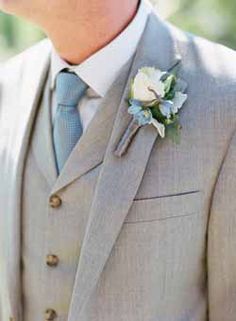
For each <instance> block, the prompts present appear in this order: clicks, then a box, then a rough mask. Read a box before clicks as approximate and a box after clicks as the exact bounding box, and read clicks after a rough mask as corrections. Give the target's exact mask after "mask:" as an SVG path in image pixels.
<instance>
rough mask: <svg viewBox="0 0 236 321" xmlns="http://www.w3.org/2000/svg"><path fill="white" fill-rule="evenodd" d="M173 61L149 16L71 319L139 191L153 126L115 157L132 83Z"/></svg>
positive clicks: (163, 33) (93, 216)
mask: <svg viewBox="0 0 236 321" xmlns="http://www.w3.org/2000/svg"><path fill="white" fill-rule="evenodd" d="M176 59H177V51H176V48H175V43H174V42H173V39H172V37H171V35H170V34H169V29H168V27H167V26H166V24H165V23H164V22H162V21H161V20H159V18H158V17H157V16H156V15H155V14H153V13H152V14H151V15H150V16H149V19H148V21H147V25H146V28H145V31H144V33H143V36H142V39H141V41H140V43H139V46H138V50H137V53H136V56H135V59H134V62H133V66H132V68H131V72H130V76H129V79H128V82H127V84H126V88H125V91H124V95H123V99H122V102H121V105H120V107H119V110H118V113H117V117H116V120H115V123H114V127H113V131H112V135H111V138H110V141H109V145H108V148H107V150H106V154H105V157H104V165H103V167H102V169H101V172H100V175H99V179H98V183H97V187H96V191H95V196H94V200H93V204H92V206H91V211H90V214H89V221H88V225H87V229H86V233H85V237H84V241H83V245H82V249H81V255H80V261H79V265H78V270H77V274H76V279H75V284H74V290H73V295H72V301H71V307H70V311H69V321H77V320H78V318H79V317H80V313H81V312H82V310H83V307H84V306H85V304H86V302H87V301H88V299H89V297H90V295H91V294H92V292H93V290H94V288H95V286H96V284H97V282H98V279H99V277H100V275H101V273H102V271H103V268H104V266H105V264H106V262H107V260H108V258H109V255H110V253H111V250H112V248H113V245H114V243H115V242H116V239H117V237H118V235H119V233H120V230H121V228H122V225H123V222H124V220H125V217H126V215H127V213H128V211H129V209H130V207H131V205H132V202H133V199H134V197H135V195H136V193H137V190H138V188H139V185H140V183H141V180H142V177H143V174H144V172H145V169H146V165H147V162H148V159H149V157H150V153H151V150H152V148H153V145H154V143H155V140H156V138H157V131H156V129H155V128H154V127H153V126H145V127H142V128H140V130H139V132H138V133H137V135H136V136H135V138H134V140H133V142H132V144H131V146H130V147H129V151H128V153H127V154H125V155H124V156H123V157H121V158H118V157H116V156H114V154H113V151H114V149H115V147H116V145H117V143H118V141H119V139H120V137H121V135H122V134H123V132H124V130H125V129H126V128H127V126H128V124H129V122H130V120H131V117H132V116H131V115H129V114H128V112H127V108H128V105H127V97H128V92H129V86H130V80H131V79H132V78H133V77H134V76H135V74H136V73H137V71H138V69H139V68H141V67H143V66H154V67H158V68H160V69H162V70H166V69H168V67H169V66H171V65H172V64H173V62H174V61H175V60H176Z"/></svg>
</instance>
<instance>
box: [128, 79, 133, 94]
mask: <svg viewBox="0 0 236 321" xmlns="http://www.w3.org/2000/svg"><path fill="white" fill-rule="evenodd" d="M133 85H134V79H133V78H132V79H131V81H130V89H129V94H128V99H132V98H133V97H134V90H133Z"/></svg>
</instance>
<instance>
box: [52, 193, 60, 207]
mask: <svg viewBox="0 0 236 321" xmlns="http://www.w3.org/2000/svg"><path fill="white" fill-rule="evenodd" d="M61 203H62V200H61V198H60V197H59V196H58V195H52V196H51V197H50V199H49V204H50V206H51V207H53V208H57V207H60V206H61Z"/></svg>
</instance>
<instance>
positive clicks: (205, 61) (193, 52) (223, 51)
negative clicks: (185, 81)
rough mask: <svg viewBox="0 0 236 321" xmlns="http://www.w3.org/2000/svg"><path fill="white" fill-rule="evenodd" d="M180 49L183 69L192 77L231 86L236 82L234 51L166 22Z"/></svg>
mask: <svg viewBox="0 0 236 321" xmlns="http://www.w3.org/2000/svg"><path fill="white" fill-rule="evenodd" d="M167 25H168V28H169V29H170V31H171V33H172V35H174V37H175V40H176V42H177V45H178V48H179V49H180V52H181V55H182V60H183V68H184V69H185V70H186V71H187V72H189V73H191V74H192V75H193V76H194V75H201V76H202V77H206V78H208V77H209V78H211V80H212V81H213V82H214V80H215V81H216V83H218V82H219V81H220V82H221V85H223V84H233V83H234V85H235V82H236V52H235V50H233V49H231V48H229V47H227V46H225V45H222V44H219V43H217V42H214V41H210V40H208V39H205V38H203V37H200V36H198V35H195V34H193V33H190V32H187V31H183V30H181V29H179V28H177V27H175V26H174V25H172V24H170V23H168V22H167Z"/></svg>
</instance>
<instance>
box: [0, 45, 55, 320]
mask: <svg viewBox="0 0 236 321" xmlns="http://www.w3.org/2000/svg"><path fill="white" fill-rule="evenodd" d="M49 48H50V46H49V43H48V41H43V42H42V43H41V46H38V47H37V51H35V52H34V51H33V50H32V51H31V52H30V54H29V57H28V60H27V59H26V61H24V62H23V65H22V66H21V67H22V69H23V74H22V76H21V77H20V72H19V71H17V72H18V74H17V76H18V77H19V81H18V83H16V85H15V87H13V88H12V87H11V86H12V84H9V86H8V85H6V83H4V85H5V88H4V91H3V101H2V102H1V115H0V116H1V117H0V118H1V120H0V121H1V124H2V125H3V126H0V132H1V134H0V136H1V137H4V141H3V144H0V145H1V147H0V168H1V180H2V184H1V187H0V194H1V195H4V197H3V198H2V200H3V207H4V208H1V210H0V211H1V212H0V213H1V215H0V222H1V226H3V230H2V231H1V233H0V234H1V236H0V237H1V244H2V245H1V250H2V251H3V255H4V256H5V260H4V262H1V263H3V270H4V275H6V279H5V280H4V282H5V283H6V284H5V290H6V296H7V297H8V298H7V300H9V309H10V313H11V315H12V316H14V317H15V318H19V319H20V311H21V309H20V304H19V303H20V208H21V206H20V201H21V184H22V176H23V165H24V158H25V155H26V151H27V147H28V143H29V139H30V130H31V127H32V124H33V118H34V115H35V111H36V107H37V101H38V98H39V95H40V89H41V88H42V86H43V83H44V80H45V76H46V72H47V69H48V61H49V59H48V56H49ZM26 58H27V57H26ZM7 76H8V75H6V77H7ZM9 77H11V75H10V74H9ZM13 89H14V91H16V93H15V94H16V96H14V97H12V90H13ZM18 91H19V92H18ZM4 96H5V97H6V99H4ZM9 102H11V103H9ZM13 124H14V125H13Z"/></svg>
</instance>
